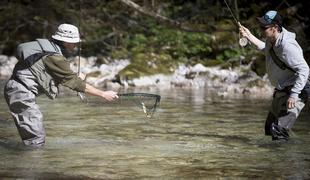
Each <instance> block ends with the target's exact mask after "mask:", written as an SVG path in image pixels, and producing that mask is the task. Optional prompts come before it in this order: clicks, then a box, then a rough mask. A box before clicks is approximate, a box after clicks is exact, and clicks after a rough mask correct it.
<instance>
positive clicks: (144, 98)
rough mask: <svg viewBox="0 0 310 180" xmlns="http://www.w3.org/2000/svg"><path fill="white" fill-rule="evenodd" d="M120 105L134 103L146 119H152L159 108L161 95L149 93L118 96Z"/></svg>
mask: <svg viewBox="0 0 310 180" xmlns="http://www.w3.org/2000/svg"><path fill="white" fill-rule="evenodd" d="M118 97H119V98H118V100H117V101H119V103H120V104H127V103H134V104H135V105H136V106H138V107H139V108H141V109H142V110H143V112H144V114H145V115H146V117H148V118H151V117H152V116H153V114H154V112H155V111H156V108H157V107H158V106H159V102H160V98H161V97H160V95H157V94H149V93H124V94H118Z"/></svg>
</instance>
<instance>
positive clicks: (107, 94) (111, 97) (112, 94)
mask: <svg viewBox="0 0 310 180" xmlns="http://www.w3.org/2000/svg"><path fill="white" fill-rule="evenodd" d="M101 94H102V95H101V97H103V98H104V99H106V100H107V101H113V100H114V99H117V98H118V95H117V92H115V91H103V92H102V93H101Z"/></svg>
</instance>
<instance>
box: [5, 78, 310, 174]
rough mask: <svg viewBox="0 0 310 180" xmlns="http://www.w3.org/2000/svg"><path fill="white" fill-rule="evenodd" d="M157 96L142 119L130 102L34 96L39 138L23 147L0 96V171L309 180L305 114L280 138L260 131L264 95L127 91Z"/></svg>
mask: <svg viewBox="0 0 310 180" xmlns="http://www.w3.org/2000/svg"><path fill="white" fill-rule="evenodd" d="M128 91H131V92H146V93H154V94H159V95H161V102H160V106H159V107H158V108H157V109H156V112H155V113H154V115H153V117H152V118H148V117H146V116H145V114H144V113H143V110H142V109H141V108H140V107H138V105H136V104H134V103H133V104H128V103H124V104H120V103H116V102H114V103H107V102H104V101H101V100H99V99H97V98H95V97H87V98H88V102H81V100H80V99H79V98H78V97H77V96H76V94H75V93H67V94H65V95H64V94H63V95H61V96H60V97H59V98H57V99H56V100H53V101H52V100H49V99H48V98H46V97H45V96H40V97H39V98H38V104H39V105H40V107H41V110H42V112H43V114H44V117H45V120H44V124H45V128H46V133H47V137H46V144H45V146H44V148H41V149H37V150H29V149H26V148H24V147H23V145H22V144H21V141H20V138H19V136H18V133H17V130H16V127H15V125H14V122H13V119H12V118H11V116H10V114H9V111H8V108H7V105H6V103H5V100H4V97H3V82H1V95H0V154H1V156H0V177H1V178H4V179H5V178H7V179H10V178H11V179H48V178H50V179H221V178H224V179H309V178H310V173H309V169H310V131H309V127H310V118H309V117H310V112H309V107H307V108H308V109H307V110H304V111H303V113H302V114H301V116H300V118H299V119H298V120H297V122H296V123H295V126H294V128H293V131H292V132H291V139H290V140H289V141H288V142H274V141H271V138H270V137H267V136H264V131H263V127H264V121H265V117H266V115H267V112H268V108H269V105H270V99H269V98H262V99H248V98H247V97H238V98H223V97H219V96H216V95H214V93H210V92H209V91H206V90H205V89H191V90H190V89H187V90H184V89H183V90H181V89H169V90H167V89H166V90H158V89H144V90H143V89H135V90H128Z"/></svg>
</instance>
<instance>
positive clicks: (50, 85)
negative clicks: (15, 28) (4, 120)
mask: <svg viewBox="0 0 310 180" xmlns="http://www.w3.org/2000/svg"><path fill="white" fill-rule="evenodd" d="M56 54H59V55H61V51H60V48H59V47H58V46H57V45H55V44H54V43H53V42H50V41H49V40H47V39H37V40H36V41H31V42H27V43H23V44H20V45H19V46H18V47H17V52H16V57H17V59H18V60H19V62H18V63H17V64H16V66H15V68H14V71H13V74H12V77H11V79H10V80H9V81H8V82H7V83H6V85H5V88H4V95H5V99H6V102H7V104H8V106H9V109H10V111H11V114H12V117H13V119H14V121H15V125H16V127H17V129H18V132H19V135H20V136H21V139H22V141H23V143H24V144H25V145H27V146H32V147H40V146H43V145H44V143H45V129H44V126H43V114H42V113H41V111H40V109H39V106H38V104H37V103H36V101H35V98H36V96H37V95H39V94H41V93H45V94H46V95H47V96H48V97H49V98H51V99H54V98H55V97H56V95H57V93H58V88H57V86H56V84H55V83H54V80H53V78H52V77H51V76H50V75H49V74H48V72H47V71H46V69H45V66H44V63H43V59H44V58H45V57H47V56H49V55H56Z"/></svg>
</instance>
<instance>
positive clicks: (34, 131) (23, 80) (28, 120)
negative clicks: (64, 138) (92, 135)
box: [4, 24, 118, 147]
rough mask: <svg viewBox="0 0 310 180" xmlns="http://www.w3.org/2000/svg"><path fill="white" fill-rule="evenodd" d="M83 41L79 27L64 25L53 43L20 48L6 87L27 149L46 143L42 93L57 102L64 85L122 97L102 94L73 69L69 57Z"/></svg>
mask: <svg viewBox="0 0 310 180" xmlns="http://www.w3.org/2000/svg"><path fill="white" fill-rule="evenodd" d="M79 42H80V35H79V30H78V28H77V27H76V26H73V25H71V24H61V25H59V27H58V29H57V31H56V32H55V34H54V35H52V38H51V40H48V39H37V40H36V41H31V42H27V43H23V44H20V45H18V47H17V52H16V56H17V58H18V60H19V62H18V63H17V64H16V65H15V68H14V71H13V74H12V76H11V78H10V79H9V80H8V82H7V83H6V85H5V88H4V95H5V98H6V102H7V104H8V106H9V109H10V111H11V114H12V116H13V119H14V121H15V125H16V127H17V129H18V132H19V135H20V137H21V139H22V141H23V143H24V144H25V145H26V146H30V147H41V146H43V145H44V143H45V129H44V126H43V115H42V113H41V111H40V109H39V106H38V104H37V103H36V97H37V96H39V95H40V94H43V93H44V94H46V95H47V96H48V97H49V98H51V99H54V98H55V97H56V96H57V94H58V85H60V84H61V85H63V86H66V87H69V88H71V89H73V90H75V91H77V92H85V93H88V94H90V95H94V96H99V97H101V98H103V99H105V100H107V101H112V100H113V99H115V98H118V96H117V93H116V92H114V91H102V90H99V89H97V88H95V87H93V86H91V85H89V84H87V83H85V82H84V81H83V80H82V79H81V78H80V77H78V75H77V73H74V72H73V71H72V70H71V69H70V63H69V61H68V60H67V58H68V57H69V56H71V55H73V54H74V49H75V48H76V46H77V43H79Z"/></svg>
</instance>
